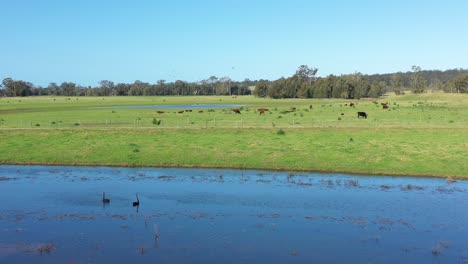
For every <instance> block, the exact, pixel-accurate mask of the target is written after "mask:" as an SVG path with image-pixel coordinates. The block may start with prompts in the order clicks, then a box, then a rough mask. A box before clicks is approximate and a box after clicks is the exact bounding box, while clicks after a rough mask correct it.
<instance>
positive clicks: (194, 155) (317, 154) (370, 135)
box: [0, 93, 468, 177]
mask: <svg viewBox="0 0 468 264" xmlns="http://www.w3.org/2000/svg"><path fill="white" fill-rule="evenodd" d="M375 101H377V103H375ZM381 102H388V103H389V106H390V107H389V110H384V109H382V106H381V105H380V103H381ZM350 103H354V104H356V106H354V107H350V106H349V104H350ZM192 104H240V105H243V107H242V108H241V112H242V113H241V114H235V113H233V112H232V111H231V109H230V108H228V109H214V108H213V109H212V110H208V109H195V108H193V109H192V112H184V113H181V114H179V113H177V112H178V111H180V109H117V108H105V107H112V106H124V105H127V106H133V105H192ZM311 105H312V109H310V106H311ZM346 105H347V106H346ZM258 108H268V109H269V110H270V111H268V112H266V113H265V115H259V113H258V111H257V109H258ZM293 108H295V109H296V110H295V111H294V110H293ZM199 110H203V113H199V112H198V111H199ZM157 111H164V113H157ZM357 111H365V112H366V113H367V114H368V115H369V118H368V119H358V118H357ZM153 119H156V120H158V121H160V124H159V125H157V124H153ZM281 131H282V132H284V134H283V133H281ZM467 132H468V96H467V95H457V94H443V93H426V94H422V95H413V94H407V95H404V96H395V95H388V96H386V97H383V98H379V99H376V100H374V99H365V100H364V99H362V100H353V101H350V100H337V99H307V100H305V99H304V100H303V99H288V100H286V99H285V100H273V99H263V98H254V97H250V96H248V97H237V98H232V97H104V98H102V97H78V98H76V97H70V98H68V97H33V98H1V99H0V163H3V164H69V165H115V166H183V167H223V168H259V169H281V170H304V171H323V172H349V173H359V174H388V175H414V176H441V177H445V176H452V177H468V133H467Z"/></svg>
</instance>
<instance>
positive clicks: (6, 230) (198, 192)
mask: <svg viewBox="0 0 468 264" xmlns="http://www.w3.org/2000/svg"><path fill="white" fill-rule="evenodd" d="M467 189H468V184H467V182H466V181H458V182H453V183H452V182H447V181H446V180H445V179H430V178H410V177H377V176H375V177H372V176H369V177H365V176H350V175H342V174H313V173H287V172H270V171H255V170H219V169H159V168H108V167H48V166H0V200H1V201H2V205H1V207H0V208H1V209H0V263H312V262H315V263H340V262H341V263H350V262H351V263H468V230H467V223H468V210H467V202H466V201H467V200H468V194H467ZM102 192H106V197H107V198H109V199H110V202H109V203H105V204H104V203H103V202H102ZM136 193H138V197H139V202H140V205H139V206H136V207H134V206H133V205H132V203H133V202H134V201H136Z"/></svg>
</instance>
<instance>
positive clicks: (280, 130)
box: [276, 128, 286, 135]
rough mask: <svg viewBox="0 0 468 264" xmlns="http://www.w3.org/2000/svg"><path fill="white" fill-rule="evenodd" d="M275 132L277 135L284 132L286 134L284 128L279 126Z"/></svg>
mask: <svg viewBox="0 0 468 264" xmlns="http://www.w3.org/2000/svg"><path fill="white" fill-rule="evenodd" d="M276 134H277V135H284V134H286V132H284V130H283V129H281V128H280V129H278V131H276Z"/></svg>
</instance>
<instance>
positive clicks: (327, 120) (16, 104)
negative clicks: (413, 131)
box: [0, 93, 468, 129]
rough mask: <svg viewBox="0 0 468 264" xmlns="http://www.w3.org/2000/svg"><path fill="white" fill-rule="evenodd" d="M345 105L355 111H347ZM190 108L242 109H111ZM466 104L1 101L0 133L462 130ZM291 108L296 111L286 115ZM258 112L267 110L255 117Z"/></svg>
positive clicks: (433, 97) (417, 98)
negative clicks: (364, 116) (364, 115)
mask: <svg viewBox="0 0 468 264" xmlns="http://www.w3.org/2000/svg"><path fill="white" fill-rule="evenodd" d="M374 101H377V102H378V103H377V104H375V103H374ZM381 102H388V103H389V106H390V108H389V110H383V109H382V106H381V105H380V103H381ZM350 103H354V104H356V106H355V107H349V104H350ZM192 104H240V105H243V107H241V114H235V113H233V112H232V111H231V109H230V108H228V109H214V108H213V109H195V108H194V109H192V112H184V113H182V114H179V113H177V112H178V111H180V110H181V109H119V108H113V107H115V106H138V105H192ZM311 105H312V109H310V106H311ZM345 105H348V106H345ZM467 105H468V97H467V96H464V95H453V94H440V93H439V94H424V95H406V96H401V97H396V96H388V97H386V98H380V99H378V100H369V99H366V100H364V99H363V100H354V101H351V100H337V99H310V100H303V99H287V100H286V99H284V100H273V99H262V98H254V97H250V96H246V97H237V98H232V97H102V98H101V97H70V98H68V97H32V98H2V99H0V128H72V127H73V128H96V127H98V128H100V127H108V128H115V127H125V128H135V127H139V128H141V127H144V128H159V129H161V128H179V129H180V128H183V129H190V128H194V129H203V128H323V127H325V128H347V127H351V128H390V127H393V128H394V127H397V128H466V127H468V115H467V114H466V110H468V106H467ZM293 107H294V108H296V111H291V110H292V108H293ZM258 108H268V109H269V110H270V111H268V112H266V113H265V114H264V115H261V116H260V115H259V114H258V112H257V109H258ZM199 110H202V111H203V113H199V112H198V111H199ZM157 111H163V112H164V113H157ZM358 111H364V112H366V113H367V114H368V115H369V118H368V119H367V120H359V119H358V118H357V112H358ZM153 119H157V120H158V121H159V120H160V122H159V125H154V124H153Z"/></svg>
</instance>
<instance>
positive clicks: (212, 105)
mask: <svg viewBox="0 0 468 264" xmlns="http://www.w3.org/2000/svg"><path fill="white" fill-rule="evenodd" d="M242 106H244V105H241V104H193V105H126V106H108V107H98V108H111V109H210V108H212V109H215V108H216V109H221V108H239V107H242Z"/></svg>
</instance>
